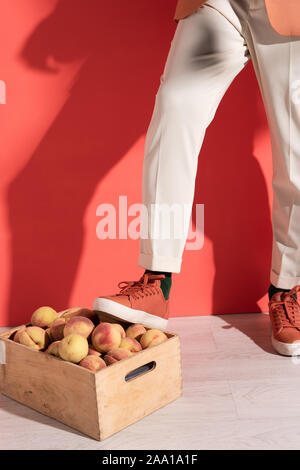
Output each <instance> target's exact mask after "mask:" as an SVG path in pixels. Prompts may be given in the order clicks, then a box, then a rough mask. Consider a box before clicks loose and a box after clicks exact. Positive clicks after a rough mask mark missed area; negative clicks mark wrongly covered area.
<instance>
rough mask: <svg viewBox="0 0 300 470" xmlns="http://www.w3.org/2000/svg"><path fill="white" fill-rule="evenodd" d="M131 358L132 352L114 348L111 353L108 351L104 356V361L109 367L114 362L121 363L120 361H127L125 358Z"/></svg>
mask: <svg viewBox="0 0 300 470" xmlns="http://www.w3.org/2000/svg"><path fill="white" fill-rule="evenodd" d="M130 356H132V352H130V351H129V350H128V349H124V348H115V349H112V350H111V351H108V353H107V354H105V356H104V361H105V362H106V364H107V365H108V366H109V365H110V364H114V363H115V362H118V361H122V359H127V357H130Z"/></svg>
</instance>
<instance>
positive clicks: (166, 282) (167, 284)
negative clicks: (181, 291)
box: [145, 269, 172, 300]
mask: <svg viewBox="0 0 300 470" xmlns="http://www.w3.org/2000/svg"><path fill="white" fill-rule="evenodd" d="M145 273H151V274H164V275H165V278H164V279H162V280H161V281H160V288H161V290H162V292H163V294H164V298H165V300H168V298H169V294H170V290H171V286H172V273H165V272H163V271H150V269H146V270H145Z"/></svg>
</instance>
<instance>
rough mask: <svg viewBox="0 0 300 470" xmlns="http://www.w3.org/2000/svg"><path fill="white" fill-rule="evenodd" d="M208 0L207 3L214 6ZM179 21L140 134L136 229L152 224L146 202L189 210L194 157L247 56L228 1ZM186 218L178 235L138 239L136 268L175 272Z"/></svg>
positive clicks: (195, 159)
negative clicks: (143, 211)
mask: <svg viewBox="0 0 300 470" xmlns="http://www.w3.org/2000/svg"><path fill="white" fill-rule="evenodd" d="M214 1H215V0H212V1H211V2H209V3H210V4H211V5H213V4H214ZM217 8H218V9H216V8H212V7H211V6H208V5H204V6H203V7H201V8H200V9H198V10H197V11H196V12H195V13H194V14H192V15H191V16H189V17H187V18H185V19H184V20H181V21H180V22H179V24H178V26H177V29H176V33H175V36H174V39H173V41H172V44H171V48H170V52H169V55H168V58H167V62H166V65H165V69H164V72H163V75H162V77H161V84H160V87H159V90H158V93H157V94H156V101H155V106H154V111H153V115H152V119H151V122H150V125H149V129H148V132H147V136H146V143H145V156H144V165H143V204H144V205H145V206H146V207H147V208H148V216H147V217H146V218H145V219H144V220H143V218H142V223H141V233H142V232H144V233H145V231H147V227H146V225H147V224H148V225H149V226H148V228H149V231H150V230H151V228H153V227H154V225H155V222H154V217H153V216H151V211H150V206H151V204H156V205H158V207H161V206H163V205H168V206H169V207H170V206H172V205H174V204H175V205H179V206H180V207H183V206H184V205H186V206H185V207H191V206H192V203H193V198H194V185H195V177H196V172H197V162H198V155H199V151H200V148H201V145H202V141H203V138H204V134H205V131H206V128H207V126H208V125H209V124H210V122H211V121H212V119H213V117H214V114H215V111H216V109H217V107H218V104H219V102H220V100H221V99H222V97H223V95H224V93H225V92H226V90H227V88H228V87H229V85H230V83H231V82H232V80H233V79H234V78H235V76H236V75H237V74H238V73H239V72H240V70H241V69H242V68H243V66H244V65H245V63H246V62H247V60H248V58H249V54H248V49H247V46H246V44H245V40H244V38H243V36H242V35H241V24H240V21H239V19H238V17H237V15H236V14H235V12H234V10H233V9H232V7H231V6H230V3H229V1H228V0H224V1H223V0H222V1H219V5H218V6H217ZM189 221H190V211H189V217H187V218H186V219H185V222H184V224H183V225H184V226H183V230H182V233H183V236H182V237H181V238H179V239H176V238H175V237H170V238H169V239H161V238H160V237H157V238H151V237H149V238H148V239H143V238H142V237H141V239H140V256H139V260H138V264H139V266H142V267H144V268H147V269H151V270H157V271H168V272H179V271H180V267H181V260H182V253H183V250H184V246H185V242H186V237H187V233H188V227H189Z"/></svg>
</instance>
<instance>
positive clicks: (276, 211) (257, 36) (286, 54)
mask: <svg viewBox="0 0 300 470" xmlns="http://www.w3.org/2000/svg"><path fill="white" fill-rule="evenodd" d="M236 2H237V0H236ZM250 5H253V7H252V9H251V8H250V11H249V18H248V23H249V36H251V39H250V38H249V40H248V46H249V49H250V52H251V55H252V59H253V63H254V67H255V70H256V74H257V77H258V80H259V83H260V87H261V92H262V96H263V101H264V104H265V109H266V114H267V118H268V122H269V128H270V135H271V143H272V153H273V195H274V199H273V211H272V223H273V235H274V239H273V252H272V267H271V283H272V284H273V285H274V286H275V287H278V288H281V289H291V288H292V287H294V286H295V285H296V284H298V283H300V101H299V83H300V82H299V78H300V59H299V58H300V37H292V38H290V37H286V36H280V35H279V34H278V33H276V32H275V30H273V28H272V26H271V25H270V23H269V21H268V19H267V12H266V9H265V2H264V0H250ZM246 35H247V33H246Z"/></svg>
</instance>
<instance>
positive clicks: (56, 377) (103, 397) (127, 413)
mask: <svg viewBox="0 0 300 470" xmlns="http://www.w3.org/2000/svg"><path fill="white" fill-rule="evenodd" d="M101 320H104V321H108V320H110V321H112V322H114V321H118V318H116V317H111V318H110V317H109V315H107V314H106V315H105V318H104V317H103V318H101ZM119 322H120V323H122V324H123V325H124V322H122V321H119ZM124 326H128V324H127V325H124ZM17 329H18V328H15V329H13V330H11V331H7V332H5V333H4V334H2V335H0V392H1V393H3V394H4V395H6V396H8V397H10V398H13V399H14V400H17V401H18V402H20V403H23V404H24V405H27V406H29V407H31V408H33V409H34V410H37V411H39V412H41V413H43V414H45V415H47V416H50V417H51V418H54V419H56V420H58V421H61V422H62V423H64V424H67V425H68V426H71V427H72V428H75V429H77V430H79V431H81V432H83V433H84V434H87V435H88V436H91V437H93V438H95V439H97V440H100V441H101V440H103V439H105V438H107V437H108V436H111V435H112V434H114V433H116V432H118V431H120V430H121V429H123V428H125V427H126V426H128V425H130V424H132V423H134V422H136V421H138V420H139V419H141V418H143V417H144V416H147V415H149V414H150V413H152V412H153V411H155V410H158V409H159V408H161V407H163V406H165V405H167V404H168V403H170V402H172V401H173V400H176V399H177V398H179V397H180V395H181V393H182V380H181V355H180V341H179V337H178V336H177V335H175V334H172V333H169V332H165V333H166V334H167V336H168V340H167V341H165V342H164V343H162V344H159V345H157V346H153V347H151V348H148V349H145V350H143V351H140V352H138V353H136V354H135V355H133V356H131V357H129V358H127V359H124V360H122V361H120V362H117V363H115V364H112V365H110V366H108V367H106V368H104V369H102V370H100V371H98V372H96V373H94V372H91V371H89V370H88V369H85V368H83V367H80V366H78V365H76V364H72V363H70V362H65V361H62V360H61V359H58V358H56V357H54V356H52V355H50V354H45V353H43V352H40V351H36V350H33V349H31V348H29V347H27V346H23V345H22V344H19V343H16V342H14V341H12V340H11V339H9V338H10V336H12V335H13V333H14V332H15V331H16V330H17ZM1 362H2V364H1ZM146 364H150V367H151V369H150V370H148V371H147V372H143V373H140V375H138V376H136V377H134V378H131V379H130V380H125V377H126V376H128V374H131V372H132V371H134V370H136V369H138V368H140V367H142V366H144V365H146ZM140 372H141V371H140Z"/></svg>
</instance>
